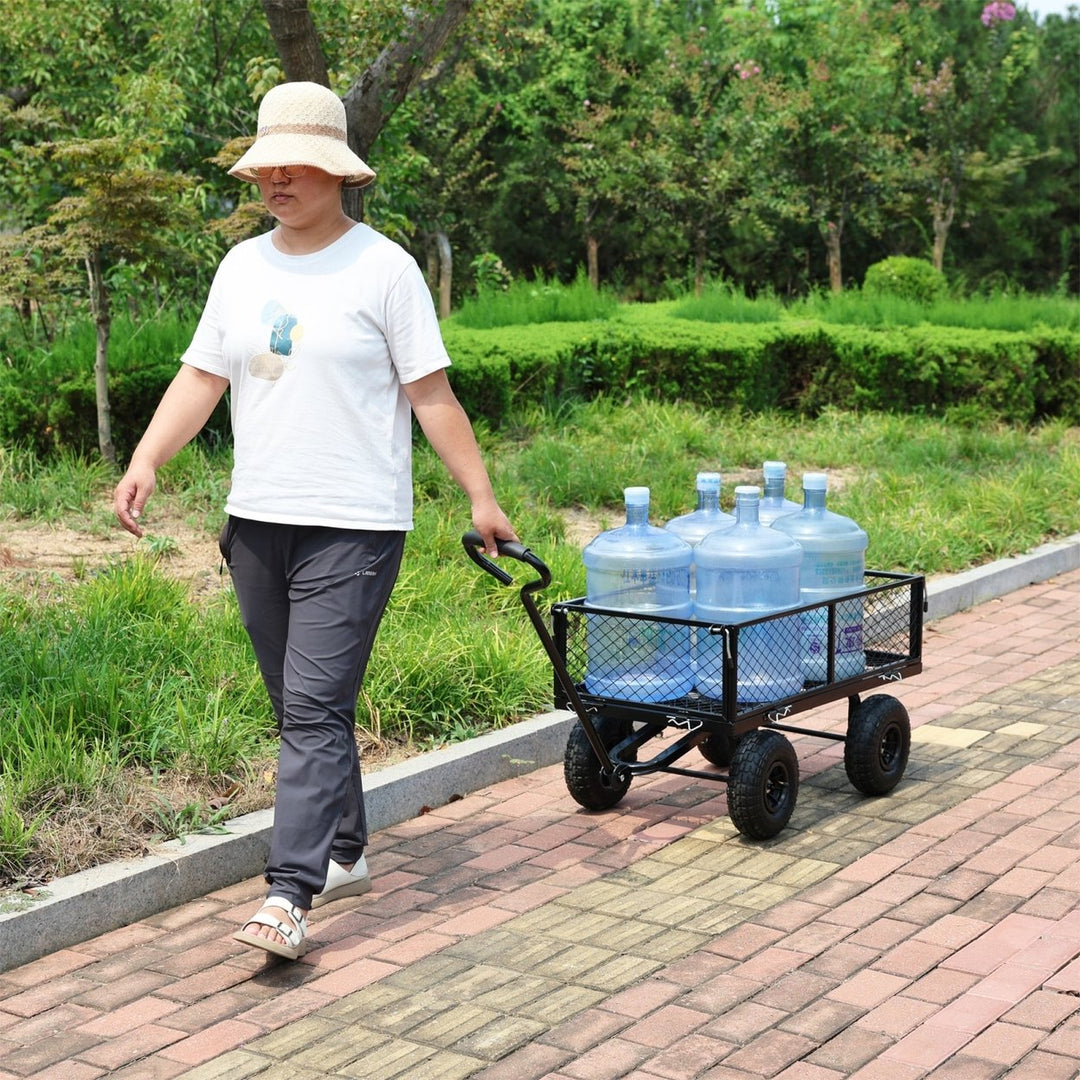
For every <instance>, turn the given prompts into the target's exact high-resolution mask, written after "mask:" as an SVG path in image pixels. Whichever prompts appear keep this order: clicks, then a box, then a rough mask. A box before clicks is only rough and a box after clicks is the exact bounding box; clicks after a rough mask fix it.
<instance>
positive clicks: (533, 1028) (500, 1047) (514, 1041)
mask: <svg viewBox="0 0 1080 1080" xmlns="http://www.w3.org/2000/svg"><path fill="white" fill-rule="evenodd" d="M547 1029H548V1025H547V1024H544V1023H542V1022H540V1021H539V1020H534V1019H531V1018H529V1017H524V1016H500V1017H499V1018H498V1019H496V1020H493V1021H492V1022H491V1023H490V1024H485V1025H484V1026H483V1027H482V1028H480V1029H479V1030H478V1031H474V1032H473V1033H472V1034H471V1035H468V1036H467V1037H466V1038H464V1039H462V1040H461V1041H460V1042H459V1043H457V1044H456V1046H455V1047H454V1049H455V1050H456V1051H457V1052H458V1053H464V1054H470V1055H475V1056H476V1057H479V1058H484V1059H485V1060H487V1061H497V1060H498V1059H499V1058H501V1057H505V1056H506V1055H507V1054H509V1053H511V1052H512V1051H514V1050H516V1049H517V1048H518V1047H519V1046H524V1045H525V1044H526V1043H527V1042H529V1041H531V1040H532V1039H534V1038H536V1037H537V1036H538V1035H541V1034H543V1033H544V1032H545V1031H547Z"/></svg>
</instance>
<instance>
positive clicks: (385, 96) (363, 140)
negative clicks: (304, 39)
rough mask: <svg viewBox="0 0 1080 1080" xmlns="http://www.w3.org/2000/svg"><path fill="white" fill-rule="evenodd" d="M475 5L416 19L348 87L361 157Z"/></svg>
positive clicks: (450, 6) (452, 4) (451, 0)
mask: <svg viewBox="0 0 1080 1080" xmlns="http://www.w3.org/2000/svg"><path fill="white" fill-rule="evenodd" d="M266 2H269V0H264V3H266ZM475 6H476V0H446V3H444V4H441V5H438V7H437V9H436V10H435V11H434V12H429V13H426V14H419V15H417V16H416V17H414V18H413V20H412V21H411V22H410V24H409V27H408V29H407V31H406V33H405V35H404V37H403V38H402V39H401V40H400V41H395V42H393V43H392V44H390V45H387V47H386V48H385V49H383V51H382V52H381V53H380V54H379V55H378V56H377V57H376V58H375V60H374V62H373V63H372V64H371V66H370V67H369V68H368V69H367V70H366V71H365V72H363V73H362V74H361V75H360V76H359V77H358V78H357V79H356V81H355V82H353V84H352V86H350V87H349V89H348V91H347V92H346V94H345V97H344V101H345V115H346V116H347V117H348V122H349V144H350V145H351V146H352V148H353V149H354V150H355V151H356V152H357V153H358V154H359V155H360V156H361V157H364V156H365V155H366V154H367V153H368V151H369V150H370V149H371V146H372V144H373V143H374V142H375V139H376V138H377V137H378V135H379V132H380V131H382V129H383V127H384V125H385V124H386V121H387V120H388V119H389V118H390V117H391V116H392V115H393V113H394V110H395V109H396V108H397V107H398V106H399V105H400V104H401V103H402V102H403V101H404V100H405V98H406V96H407V95H408V93H409V91H410V90H411V89H412V88H413V87H414V86H415V85H416V84H417V83H418V82H419V81H420V79H421V77H422V76H423V74H424V71H425V70H426V69H427V68H428V67H429V66H430V65H431V63H432V62H433V61H434V59H435V57H436V56H438V54H439V53H440V52H441V51H442V48H443V46H445V45H446V43H447V41H449V40H450V38H451V36H452V35H453V34H454V32H455V31H456V30H457V28H458V27H459V26H460V25H461V24H462V22H464V21H465V18H466V17H467V16H468V14H469V12H470V11H471V10H472V9H473V8H474V7H475Z"/></svg>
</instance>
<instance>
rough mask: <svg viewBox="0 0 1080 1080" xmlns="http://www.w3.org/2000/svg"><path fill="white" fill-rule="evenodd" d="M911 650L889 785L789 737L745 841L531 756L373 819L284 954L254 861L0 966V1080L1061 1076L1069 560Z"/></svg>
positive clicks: (1076, 907)
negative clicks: (572, 777)
mask: <svg viewBox="0 0 1080 1080" xmlns="http://www.w3.org/2000/svg"><path fill="white" fill-rule="evenodd" d="M924 659H925V670H924V671H923V673H922V674H921V675H919V676H918V677H917V678H915V679H912V680H910V681H909V682H906V683H903V684H899V685H895V686H890V688H889V689H890V692H892V693H895V695H896V696H897V697H899V698H901V699H902V700H903V701H904V703H905V704H906V706H907V707H908V710H909V711H910V713H911V717H912V722H913V724H914V725H916V729H915V732H914V736H913V745H912V754H911V762H910V765H909V768H908V772H907V775H906V777H905V780H904V782H903V783H902V784H901V785H900V787H898V788H897V789H896V791H895V792H893V794H892V795H891V796H889V797H886V798H879V799H870V798H865V797H862V796H860V795H858V794H856V793H855V792H854V791H853V790H852V789H851V787H850V786H849V785H848V783H847V780H846V777H845V775H844V768H843V764H842V747H841V746H840V745H839V744H837V743H833V742H825V741H823V740H814V739H809V738H802V737H799V738H797V739H796V742H797V745H798V750H799V756H800V766H801V770H802V778H803V783H802V788H801V791H800V796H799V801H798V805H797V806H796V809H795V813H794V816H793V818H792V821H791V824H790V825H789V827H788V828H787V829H785V830H784V832H782V833H781V834H780V835H779V836H778V837H776V838H775V839H774V840H772V841H769V842H768V843H764V844H762V843H750V842H747V841H745V840H744V839H742V838H741V837H740V836H739V835H738V834H737V833H736V832H735V830H734V829H733V827H732V826H731V824H730V822H729V820H728V819H727V817H726V814H725V805H724V789H723V786H722V785H713V784H710V783H708V782H706V781H696V780H688V779H686V778H679V777H668V776H653V777H645V778H641V779H637V780H635V781H634V783H633V784H632V786H631V788H630V791H629V793H628V794H627V796H626V797H625V799H624V800H623V802H622V803H621V804H620V805H619V806H618V807H616V808H615V809H614V810H612V811H609V812H605V813H595V814H590V813H586V812H584V811H582V810H580V809H579V808H578V807H577V805H576V804H575V803H574V802H573V801H572V800H571V799H570V797H569V796H568V795H567V793H566V789H565V786H564V784H563V781H562V775H561V769H559V768H557V767H555V768H547V769H541V770H539V771H538V772H535V773H532V774H529V775H527V776H524V777H520V778H518V779H515V780H512V781H508V782H506V783H502V784H499V785H497V786H495V787H492V788H490V789H489V790H486V791H483V792H480V793H477V794H474V795H471V796H469V797H467V798H464V799H461V800H460V801H458V802H454V803H451V804H450V805H448V806H445V807H442V808H440V809H437V810H434V811H432V812H431V813H429V814H426V815H424V816H422V817H420V818H418V819H415V820H413V821H409V822H407V823H405V824H403V825H400V826H397V827H394V828H392V829H387V830H386V831H384V832H381V833H379V834H378V835H377V836H376V837H375V842H374V844H373V845H372V848H371V851H370V853H369V854H370V862H371V865H372V868H373V871H374V874H375V878H376V881H375V891H374V892H372V893H371V894H369V895H368V896H366V897H363V898H361V899H357V900H348V901H343V902H340V903H338V904H334V905H331V906H329V907H327V908H325V909H322V910H320V911H318V912H316V913H315V918H314V920H313V936H312V939H311V942H312V948H311V951H310V952H309V953H308V955H307V956H306V957H305V958H304V959H303V960H302V961H301V962H299V963H295V964H289V963H287V962H278V961H274V960H265V959H264V958H263V956H262V954H260V953H257V952H254V951H252V950H249V949H247V948H245V947H243V946H241V945H238V944H236V943H234V942H232V941H231V940H230V934H231V933H232V931H233V929H234V928H235V927H236V926H237V925H238V924H239V923H241V922H242V921H243V919H244V917H245V916H246V915H248V914H250V912H251V911H252V910H253V908H254V907H255V906H257V902H258V900H259V898H260V897H261V896H262V893H263V886H262V883H261V882H260V881H256V880H252V881H247V882H244V883H243V884H240V885H237V886H235V887H233V888H229V889H225V890H222V891H221V892H217V893H214V894H212V895H210V896H207V897H205V898H203V899H201V900H199V901H196V902H194V903H190V904H185V905H184V906H182V907H179V908H176V909H174V910H172V911H168V912H165V913H164V914H162V915H160V916H158V917H156V918H152V919H147V920H145V921H143V922H140V923H136V924H134V925H132V926H129V927H126V928H124V929H122V930H118V931H115V932H113V933H109V934H106V935H104V936H102V937H99V938H96V939H94V940H91V941H88V942H86V943H85V944H83V945H79V946H76V947H74V948H69V949H62V950H60V951H58V952H56V953H54V954H52V955H50V956H48V957H46V958H44V959H42V960H39V961H36V962H34V963H32V964H29V965H27V966H25V967H22V968H17V969H15V970H13V971H10V972H8V973H6V974H4V975H0V1080H15V1078H18V1080H24V1078H27V1077H33V1078H35V1080H45V1078H63V1080H92V1078H95V1077H100V1076H114V1077H118V1078H140V1080H165V1078H172V1077H178V1076H183V1077H188V1078H191V1080H211V1078H214V1080H226V1078H228V1080H233V1078H236V1080H239V1078H243V1077H260V1078H263V1080H322V1078H327V1077H335V1078H337V1077H353V1078H364V1080H376V1078H378V1080H399V1078H410V1080H412V1078H415V1080H459V1078H461V1080H464V1078H466V1077H475V1078H477V1080H540V1078H545V1080H608V1078H611V1080H614V1078H620V1077H625V1078H627V1080H658V1078H663V1080H690V1078H704V1080H748V1078H754V1077H781V1078H783V1080H837V1078H840V1077H856V1078H858V1080H915V1078H922V1077H932V1078H934V1080H990V1078H996V1077H1004V1076H1008V1077H1010V1078H1012V1080H1068V1078H1076V1077H1077V1076H1078V1075H1080V571H1074V572H1071V573H1069V574H1067V575H1063V576H1062V577H1059V578H1057V579H1056V580H1052V581H1049V582H1046V583H1043V584H1039V585H1033V586H1030V587H1027V588H1024V589H1021V590H1019V591H1017V592H1015V593H1012V594H1010V595H1009V596H1007V597H1005V598H1004V599H1002V600H998V601H992V602H989V603H985V604H982V605H980V606H979V607H978V608H976V609H974V610H972V611H969V612H965V613H963V614H960V615H954V616H950V617H949V618H946V619H943V620H941V621H940V622H936V623H933V624H931V625H930V626H929V627H928V628H927V632H926V640H925V649H924ZM843 719H844V706H843V705H842V704H840V703H837V704H835V705H831V706H828V707H826V708H824V709H820V710H818V711H817V713H816V714H815V717H814V723H815V724H821V723H825V722H828V723H830V724H836V725H840V724H842V722H843Z"/></svg>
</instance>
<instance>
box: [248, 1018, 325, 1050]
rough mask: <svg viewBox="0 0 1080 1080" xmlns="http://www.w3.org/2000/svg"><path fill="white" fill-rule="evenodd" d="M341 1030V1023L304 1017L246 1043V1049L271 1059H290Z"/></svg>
mask: <svg viewBox="0 0 1080 1080" xmlns="http://www.w3.org/2000/svg"><path fill="white" fill-rule="evenodd" d="M340 1030H341V1023H340V1022H339V1021H334V1020H325V1019H323V1018H322V1017H320V1016H317V1015H312V1016H305V1017H303V1018H302V1019H300V1020H296V1021H294V1022H293V1023H291V1024H288V1025H287V1026H286V1027H283V1028H278V1029H277V1031H271V1032H270V1033H269V1034H267V1035H262V1036H260V1037H259V1038H257V1039H253V1040H252V1041H251V1042H250V1043H248V1048H249V1049H251V1050H254V1051H256V1052H257V1053H260V1054H265V1055H267V1056H268V1057H273V1058H279V1059H280V1058H291V1057H292V1056H293V1055H294V1054H298V1053H300V1052H301V1051H303V1050H305V1049H307V1048H308V1047H309V1046H313V1045H315V1043H317V1042H319V1041H320V1040H322V1039H329V1038H330V1037H331V1036H332V1035H334V1034H336V1033H337V1032H339V1031H340Z"/></svg>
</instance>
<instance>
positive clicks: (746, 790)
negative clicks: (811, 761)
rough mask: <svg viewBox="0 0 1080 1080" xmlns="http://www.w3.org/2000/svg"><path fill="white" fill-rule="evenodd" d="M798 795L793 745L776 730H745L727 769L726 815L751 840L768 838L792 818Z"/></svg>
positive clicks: (797, 775)
mask: <svg viewBox="0 0 1080 1080" xmlns="http://www.w3.org/2000/svg"><path fill="white" fill-rule="evenodd" d="M798 797H799V759H798V757H797V756H796V754H795V747H793V746H792V745H791V743H790V742H789V741H788V740H787V739H786V738H785V737H784V736H783V735H781V734H780V732H779V731H771V730H769V729H768V728H757V729H756V730H754V731H750V732H747V734H746V735H744V736H743V737H742V738H741V739H740V740H739V742H738V745H737V746H736V747H735V753H734V754H733V755H732V758H731V768H730V770H729V773H728V788H727V801H728V815H729V816H730V818H731V820H732V823H733V824H734V826H735V828H736V829H738V830H739V832H741V833H742V834H743V836H746V837H749V838H750V839H751V840H768V839H770V838H771V837H773V836H775V835H776V834H777V833H778V832H780V830H781V829H783V827H784V826H785V825H786V824H787V823H788V821H789V820H790V819H791V814H792V811H793V810H794V809H795V800H796V799H797V798H798Z"/></svg>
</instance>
